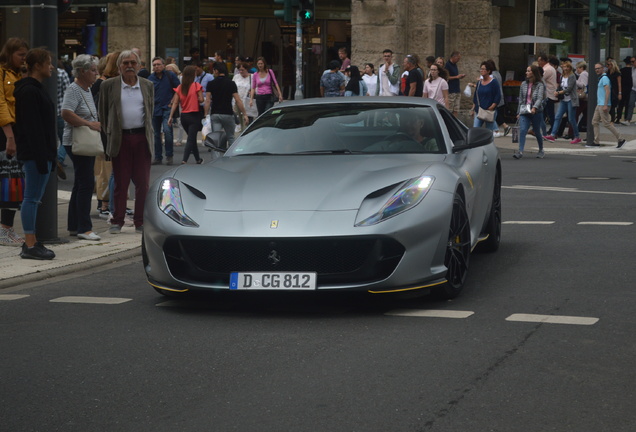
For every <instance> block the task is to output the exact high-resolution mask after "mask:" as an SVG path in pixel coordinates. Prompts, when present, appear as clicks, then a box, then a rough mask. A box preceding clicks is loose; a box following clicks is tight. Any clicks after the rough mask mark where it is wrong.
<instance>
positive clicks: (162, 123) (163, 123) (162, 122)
mask: <svg viewBox="0 0 636 432" xmlns="http://www.w3.org/2000/svg"><path fill="white" fill-rule="evenodd" d="M169 118H170V107H164V108H162V109H161V115H158V116H153V117H152V128H153V129H154V130H155V160H162V159H163V156H162V154H163V146H162V145H161V132H162V131H163V138H164V141H165V144H166V157H172V155H173V154H174V153H173V146H174V135H173V132H172V127H171V126H168V119H169Z"/></svg>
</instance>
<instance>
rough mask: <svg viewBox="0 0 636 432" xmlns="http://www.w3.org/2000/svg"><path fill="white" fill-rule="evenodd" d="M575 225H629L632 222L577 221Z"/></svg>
mask: <svg viewBox="0 0 636 432" xmlns="http://www.w3.org/2000/svg"><path fill="white" fill-rule="evenodd" d="M577 225H610V226H629V225H634V222H593V221H589V222H579V223H577Z"/></svg>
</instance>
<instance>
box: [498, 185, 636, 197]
mask: <svg viewBox="0 0 636 432" xmlns="http://www.w3.org/2000/svg"><path fill="white" fill-rule="evenodd" d="M502 188H504V189H520V190H535V191H549V192H572V193H589V194H601V195H630V196H635V195H636V192H611V191H591V190H581V189H576V188H561V187H548V186H523V185H515V186H502Z"/></svg>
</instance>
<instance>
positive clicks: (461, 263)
mask: <svg viewBox="0 0 636 432" xmlns="http://www.w3.org/2000/svg"><path fill="white" fill-rule="evenodd" d="M469 261H470V222H469V220H468V213H466V205H465V204H464V200H463V198H462V197H461V196H460V195H459V194H455V198H454V199H453V212H452V215H451V221H450V228H449V232H448V243H447V245H446V256H445V258H444V265H445V266H446V269H447V270H446V283H444V284H443V285H440V286H439V287H438V288H437V289H436V294H437V296H438V297H440V298H443V299H452V298H455V297H457V295H458V294H459V293H460V292H461V290H462V288H464V282H465V281H466V275H467V274H468V264H469Z"/></svg>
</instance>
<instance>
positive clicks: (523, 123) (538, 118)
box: [519, 111, 543, 153]
mask: <svg viewBox="0 0 636 432" xmlns="http://www.w3.org/2000/svg"><path fill="white" fill-rule="evenodd" d="M541 123H543V111H539V112H537V113H536V114H533V115H520V116H519V151H520V152H522V153H523V149H524V147H525V146H526V135H527V134H528V130H530V126H531V125H532V129H533V130H534V136H535V137H536V138H537V143H538V144H539V151H541V150H543V137H542V136H541V134H540V133H539V131H540V130H541Z"/></svg>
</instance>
